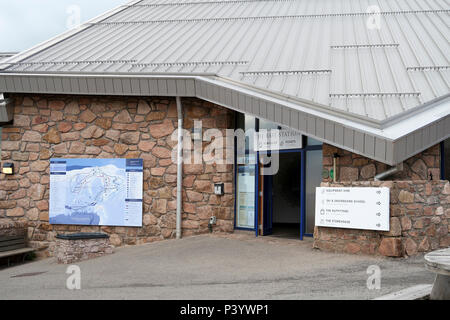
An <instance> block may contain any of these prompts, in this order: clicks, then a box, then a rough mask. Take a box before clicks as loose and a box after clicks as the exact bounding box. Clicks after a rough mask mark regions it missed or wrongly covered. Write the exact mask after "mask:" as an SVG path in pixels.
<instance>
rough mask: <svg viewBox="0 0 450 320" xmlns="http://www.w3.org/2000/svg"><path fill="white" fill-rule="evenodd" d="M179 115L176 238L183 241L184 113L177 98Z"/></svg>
mask: <svg viewBox="0 0 450 320" xmlns="http://www.w3.org/2000/svg"><path fill="white" fill-rule="evenodd" d="M176 101H177V113H178V150H177V227H176V237H177V239H181V209H182V196H183V194H182V186H183V111H182V106H181V99H180V97H176Z"/></svg>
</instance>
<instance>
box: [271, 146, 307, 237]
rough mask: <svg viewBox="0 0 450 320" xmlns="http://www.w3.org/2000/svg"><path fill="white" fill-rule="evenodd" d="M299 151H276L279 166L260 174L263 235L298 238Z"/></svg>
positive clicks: (299, 213)
mask: <svg viewBox="0 0 450 320" xmlns="http://www.w3.org/2000/svg"><path fill="white" fill-rule="evenodd" d="M300 184H301V153H300V152H281V153H279V170H278V173H277V174H275V175H273V176H265V177H264V192H263V196H264V202H263V203H264V208H263V215H264V219H263V235H272V236H276V237H283V238H295V239H299V238H300V221H301V207H300V203H301V200H300V198H301V195H300V191H301V190H300Z"/></svg>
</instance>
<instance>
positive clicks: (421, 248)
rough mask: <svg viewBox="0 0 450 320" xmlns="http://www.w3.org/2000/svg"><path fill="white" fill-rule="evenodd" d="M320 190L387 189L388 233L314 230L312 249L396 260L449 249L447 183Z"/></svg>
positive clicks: (385, 183) (355, 184)
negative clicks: (395, 258) (396, 258)
mask: <svg viewBox="0 0 450 320" xmlns="http://www.w3.org/2000/svg"><path fill="white" fill-rule="evenodd" d="M321 186H322V187H388V188H389V189H390V230H389V232H380V231H370V230H355V229H341V228H327V227H316V228H315V232H314V247H315V248H318V249H321V250H326V251H333V252H346V253H352V254H372V255H383V256H394V257H399V256H413V255H416V254H418V253H423V252H428V251H432V250H436V249H439V248H447V247H449V246H450V224H449V223H450V183H449V181H446V180H445V181H443V180H436V181H435V180H434V181H423V180H417V181H354V182H342V183H329V182H323V183H322V184H321ZM362 214H363V213H362Z"/></svg>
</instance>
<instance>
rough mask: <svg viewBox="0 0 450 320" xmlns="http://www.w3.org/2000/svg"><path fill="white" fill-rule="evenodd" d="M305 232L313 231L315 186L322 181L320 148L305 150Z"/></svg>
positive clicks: (318, 185)
mask: <svg viewBox="0 0 450 320" xmlns="http://www.w3.org/2000/svg"><path fill="white" fill-rule="evenodd" d="M305 172H306V185H305V189H306V190H305V200H306V205H305V208H306V212H305V218H306V219H305V220H306V227H305V231H306V233H314V225H315V210H316V187H320V183H321V182H322V150H311V151H307V152H306V170H305Z"/></svg>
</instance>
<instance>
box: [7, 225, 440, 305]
mask: <svg viewBox="0 0 450 320" xmlns="http://www.w3.org/2000/svg"><path fill="white" fill-rule="evenodd" d="M76 265H77V266H78V267H79V268H80V269H79V270H80V272H81V276H80V284H81V289H79V290H77V289H74V290H69V289H67V286H66V283H67V279H68V278H69V276H70V275H69V274H66V271H67V268H68V265H61V264H57V263H56V261H55V259H53V258H48V259H43V260H38V261H33V262H29V263H25V264H22V265H18V266H14V267H10V268H4V269H2V270H0V299H195V300H196V299H200V300H204V299H225V300H230V299H258V300H259V299H372V298H375V297H378V296H381V295H385V294H388V293H392V292H395V291H398V290H401V289H405V288H408V287H411V286H414V285H417V284H432V283H433V280H434V275H433V274H432V273H430V272H428V271H426V270H425V268H424V261H423V257H422V256H417V257H414V258H385V257H374V256H362V255H349V254H338V253H328V252H321V251H319V250H316V249H312V240H311V239H307V240H305V241H300V240H288V239H279V238H271V237H258V238H255V237H253V236H250V235H243V234H234V235H226V236H225V235H201V236H194V237H188V238H185V239H181V240H166V241H160V242H154V243H149V244H145V245H140V246H129V247H122V248H118V249H116V250H115V252H114V253H113V254H111V255H107V256H103V257H99V258H95V259H91V260H87V261H82V262H79V263H76ZM370 266H372V267H371V268H370V269H369V270H372V271H371V272H370V273H369V274H368V273H367V271H368V268H369V267H370ZM373 266H375V267H373ZM374 268H375V269H374ZM378 268H379V269H378ZM376 269H378V270H380V282H379V284H380V286H379V289H377V288H376V286H375V288H372V289H369V288H368V286H367V280H368V278H369V277H370V276H371V275H373V273H372V272H373V270H376ZM72 283H74V282H72ZM370 283H371V284H374V283H376V282H374V281H371V282H370ZM372 287H374V286H372Z"/></svg>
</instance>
